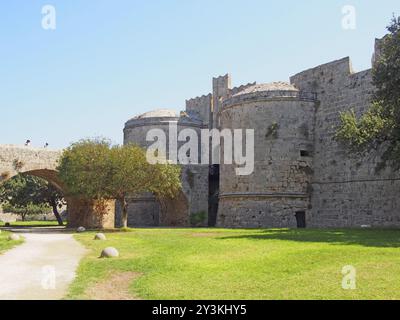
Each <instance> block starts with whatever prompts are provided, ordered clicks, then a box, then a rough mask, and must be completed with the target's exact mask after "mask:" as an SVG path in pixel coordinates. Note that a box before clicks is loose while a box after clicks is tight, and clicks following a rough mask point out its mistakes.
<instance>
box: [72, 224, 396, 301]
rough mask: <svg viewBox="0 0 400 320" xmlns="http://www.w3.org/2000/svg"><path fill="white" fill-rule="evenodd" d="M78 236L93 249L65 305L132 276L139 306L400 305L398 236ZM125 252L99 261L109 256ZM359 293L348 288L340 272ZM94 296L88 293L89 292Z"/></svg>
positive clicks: (144, 232)
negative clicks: (114, 278) (222, 302)
mask: <svg viewBox="0 0 400 320" xmlns="http://www.w3.org/2000/svg"><path fill="white" fill-rule="evenodd" d="M93 236H94V234H93V233H85V234H79V235H76V238H77V239H78V240H79V241H80V242H81V243H83V244H84V245H85V246H86V247H87V248H89V249H90V253H89V254H88V256H87V257H86V258H84V259H83V261H82V262H81V265H80V266H79V269H78V275H77V278H76V279H75V281H74V282H73V284H72V285H71V287H70V291H69V294H68V296H67V298H69V299H82V298H83V299H85V298H90V296H88V295H87V294H86V293H87V292H88V288H90V287H91V286H93V285H94V284H96V283H101V282H104V279H107V278H108V277H110V276H111V275H115V274H118V273H123V272H134V273H135V274H138V275H139V276H138V277H137V278H136V279H135V280H132V281H131V283H130V284H129V292H130V294H132V295H133V296H136V297H138V298H141V299H400V248H399V246H400V231H397V230H287V229H284V230H275V229H274V230H272V229H271V230H224V229H133V230H132V231H130V232H120V233H108V234H107V238H108V240H107V241H94V240H92V239H93ZM108 246H114V247H116V248H117V249H118V250H119V251H120V257H119V258H116V259H99V258H98V257H99V255H100V252H101V250H102V249H103V248H105V247H108ZM346 265H352V266H354V267H355V268H356V270H357V289H356V290H344V289H343V288H342V278H343V275H342V273H341V272H342V268H343V267H344V266H346ZM89 292H90V291H89Z"/></svg>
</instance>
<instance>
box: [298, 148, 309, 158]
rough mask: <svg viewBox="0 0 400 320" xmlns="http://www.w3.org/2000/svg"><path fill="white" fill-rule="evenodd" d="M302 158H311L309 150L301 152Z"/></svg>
mask: <svg viewBox="0 0 400 320" xmlns="http://www.w3.org/2000/svg"><path fill="white" fill-rule="evenodd" d="M300 156H302V157H309V156H310V152H309V151H307V150H300Z"/></svg>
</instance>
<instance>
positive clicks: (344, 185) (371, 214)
mask: <svg viewBox="0 0 400 320" xmlns="http://www.w3.org/2000/svg"><path fill="white" fill-rule="evenodd" d="M291 83H293V84H294V85H296V86H297V87H298V88H300V89H302V90H307V91H315V92H317V94H318V100H319V106H318V108H317V109H316V114H315V117H316V126H315V138H314V143H315V152H314V166H313V169H314V175H313V181H312V199H311V205H312V210H311V215H310V216H309V225H310V226H313V227H360V226H361V225H371V226H376V227H389V226H390V227H394V226H400V212H399V208H400V197H399V196H398V195H399V190H400V189H399V188H400V180H399V178H400V175H399V173H394V172H393V171H392V170H391V169H390V168H386V169H385V170H384V171H382V172H377V171H376V166H377V164H378V163H379V161H380V159H379V157H377V156H376V155H374V154H371V155H370V156H369V157H363V158H358V157H355V156H352V155H350V154H349V153H348V152H347V151H346V150H345V149H344V148H343V147H342V146H341V145H340V144H338V143H337V142H336V141H335V139H334V136H335V133H336V130H337V127H338V125H339V123H340V122H339V121H340V118H339V113H340V112H342V111H346V110H350V109H354V111H355V112H356V114H357V115H358V116H360V115H361V114H363V113H364V112H365V111H366V110H367V109H368V107H369V105H370V101H371V97H372V94H373V92H374V87H373V85H372V73H371V70H366V71H362V72H358V73H354V72H353V71H352V68H351V64H350V59H349V58H344V59H341V60H338V61H334V62H331V63H328V64H325V65H322V66H319V67H316V68H313V69H310V70H307V71H304V72H301V73H299V74H297V75H295V76H293V77H292V78H291Z"/></svg>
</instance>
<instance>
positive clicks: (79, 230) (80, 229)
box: [76, 227, 86, 233]
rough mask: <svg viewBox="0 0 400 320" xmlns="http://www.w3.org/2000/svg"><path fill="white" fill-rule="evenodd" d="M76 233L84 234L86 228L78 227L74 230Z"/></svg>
mask: <svg viewBox="0 0 400 320" xmlns="http://www.w3.org/2000/svg"><path fill="white" fill-rule="evenodd" d="M76 231H77V232H79V233H81V232H85V231H86V228H85V227H79V228H78V229H76Z"/></svg>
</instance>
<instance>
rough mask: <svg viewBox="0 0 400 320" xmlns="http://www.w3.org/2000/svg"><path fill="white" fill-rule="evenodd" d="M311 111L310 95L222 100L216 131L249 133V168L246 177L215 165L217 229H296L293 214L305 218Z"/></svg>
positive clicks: (287, 93)
mask: <svg viewBox="0 0 400 320" xmlns="http://www.w3.org/2000/svg"><path fill="white" fill-rule="evenodd" d="M314 111H315V101H314V100H313V96H310V97H309V99H303V98H302V97H301V96H300V93H299V92H298V91H295V90H291V91H270V90H267V89H266V90H264V91H262V92H254V93H248V94H242V95H238V96H233V97H232V98H230V99H228V100H226V101H224V103H223V109H222V111H221V129H232V130H234V129H253V130H254V135H255V140H254V145H255V150H254V151H255V154H254V162H255V164H254V172H253V173H252V174H251V175H247V176H239V175H237V174H236V173H235V169H236V168H237V167H238V166H237V165H235V164H232V165H227V164H223V163H221V166H220V168H221V171H220V200H219V201H220V203H219V211H218V218H217V219H218V220H217V221H218V225H219V226H225V227H296V216H295V215H296V212H299V211H302V212H305V213H306V212H307V214H308V208H309V198H310V195H309V183H310V182H311V173H312V151H313V138H314ZM244 146H245V145H244ZM244 146H243V149H244ZM235 147H237V146H235ZM302 151H306V153H307V154H302ZM223 157H224V152H222V156H221V159H223Z"/></svg>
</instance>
